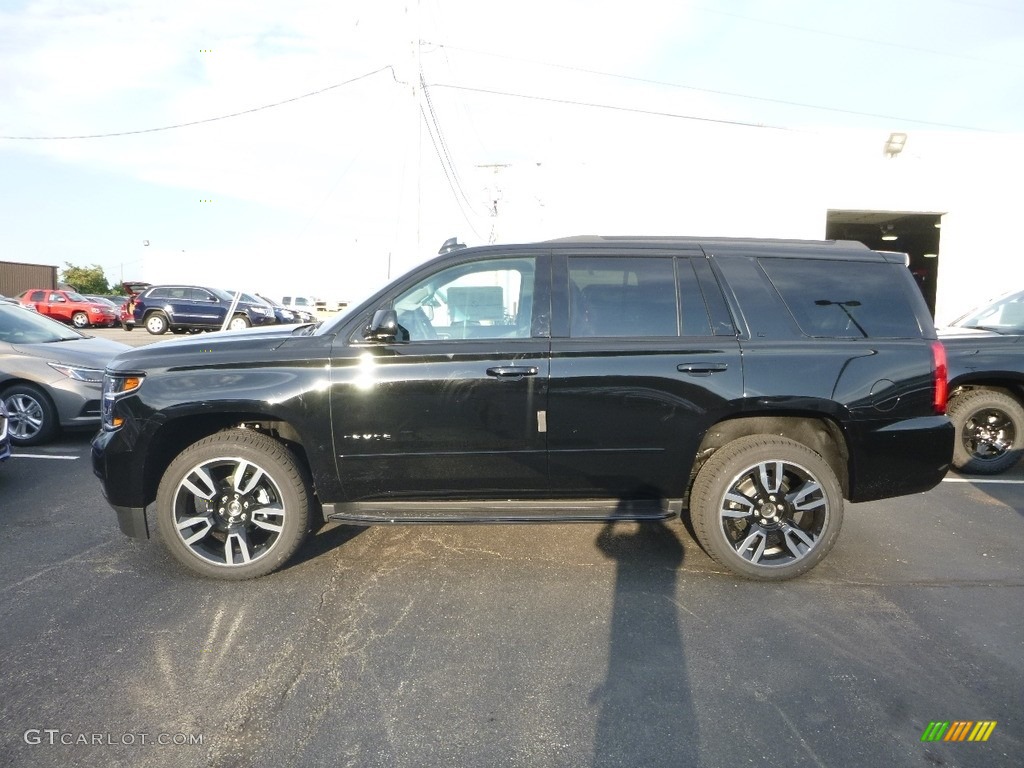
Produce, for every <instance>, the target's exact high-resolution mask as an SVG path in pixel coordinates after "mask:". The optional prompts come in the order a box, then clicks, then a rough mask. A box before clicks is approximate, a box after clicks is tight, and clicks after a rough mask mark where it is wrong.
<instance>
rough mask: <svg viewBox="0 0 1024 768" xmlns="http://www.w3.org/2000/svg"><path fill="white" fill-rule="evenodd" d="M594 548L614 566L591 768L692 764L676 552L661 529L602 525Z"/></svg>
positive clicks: (694, 741) (694, 739)
mask: <svg viewBox="0 0 1024 768" xmlns="http://www.w3.org/2000/svg"><path fill="white" fill-rule="evenodd" d="M596 545H597V548H598V549H599V550H601V552H603V553H604V555H605V556H606V557H608V558H610V559H613V560H615V561H616V562H617V570H616V575H615V597H614V606H613V612H612V620H611V635H610V637H609V642H608V672H607V677H606V679H605V681H604V683H603V684H602V685H601V686H600V687H599V688H598V689H597V690H595V691H594V692H593V693H592V695H591V703H592V704H596V705H597V706H598V707H599V708H600V712H599V714H598V719H597V730H596V734H595V740H594V762H593V765H594V766H600V767H602V768H603V767H605V766H622V765H650V766H654V765H666V766H667V765H678V766H683V765H694V764H696V762H697V757H698V754H699V749H698V747H699V744H698V730H697V722H696V716H695V712H694V706H693V700H692V697H691V693H690V684H689V679H688V675H687V671H686V657H685V654H684V653H683V644H682V637H681V635H680V628H679V624H678V621H677V618H676V617H677V606H676V601H675V591H676V577H677V575H678V572H679V568H680V566H681V565H682V563H683V545H682V543H681V542H680V540H679V538H678V537H677V536H676V534H675V533H674V532H673V531H672V530H671V529H670V528H668V527H667V526H666V525H665V524H664V523H660V522H655V523H640V524H637V523H618V522H611V523H608V524H606V525H605V526H604V527H603V528H602V529H601V532H600V533H599V534H598V537H597V541H596Z"/></svg>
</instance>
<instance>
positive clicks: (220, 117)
mask: <svg viewBox="0 0 1024 768" xmlns="http://www.w3.org/2000/svg"><path fill="white" fill-rule="evenodd" d="M385 70H391V76H392V77H393V78H395V82H398V78H397V76H396V75H395V70H394V68H393V67H392V66H391V65H390V64H388V65H386V66H383V67H381V68H380V69H375V70H373V71H372V72H367V73H365V74H363V75H359V76H358V77H353V78H352V79H350V80H345V81H344V82H341V83H335V84H334V85H328V86H327V87H326V88H321V89H320V90H318V91H311V92H310V93H304V94H302V95H301V96H293V97H292V98H290V99H285V100H284V101H277V102H274V103H273V104H264V105H263V106H260V107H253V108H252V109H245V110H242V111H241V112H232V113H231V114H229V115H218V116H217V117H208V118H206V119H204V120H193V121H191V122H188V123H177V124H175V125H164V126H160V127H159V128H141V129H139V130H135V131H117V132H114V133H93V134H87V135H82V136H0V139H5V140H8V141H66V140H70V139H107V138H111V137H114V136H134V135H137V134H140V133H155V132H157V131H171V130H174V129H176V128H188V127H189V126H192V125H202V124H203V123H212V122H216V121H217V120H228V119H230V118H232V117H241V116H242V115H251V114H252V113H253V112H260V111H262V110H265V109H273V108H274V107H280V106H283V105H285V104H291V103H293V102H296V101H300V100H301V99H308V98H310V97H311V96H319V95H320V94H321V93H326V92H327V91H332V90H334V89H335V88H342V87H343V86H346V85H351V84H352V83H355V82H358V81H359V80H365V79H366V78H368V77H372V76H373V75H376V74H379V73H381V72H384V71H385Z"/></svg>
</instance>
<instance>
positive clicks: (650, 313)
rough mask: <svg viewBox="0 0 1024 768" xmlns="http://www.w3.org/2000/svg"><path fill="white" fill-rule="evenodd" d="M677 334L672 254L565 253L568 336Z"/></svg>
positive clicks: (677, 324)
mask: <svg viewBox="0 0 1024 768" xmlns="http://www.w3.org/2000/svg"><path fill="white" fill-rule="evenodd" d="M704 332H705V333H706V331H704ZM678 333H679V319H678V317H677V313H676V279H675V270H674V265H673V260H672V259H671V258H668V257H666V258H640V257H636V258H628V257H614V258H601V257H597V256H571V257H569V335H570V336H572V337H574V338H580V337H588V336H620V337H621V336H640V337H643V336H676V335H677V334H678Z"/></svg>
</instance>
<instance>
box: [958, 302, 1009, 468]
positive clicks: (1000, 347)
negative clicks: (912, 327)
mask: <svg viewBox="0 0 1024 768" xmlns="http://www.w3.org/2000/svg"><path fill="white" fill-rule="evenodd" d="M939 336H940V338H941V339H942V343H943V344H944V345H945V347H946V351H947V354H948V358H949V418H950V419H951V420H952V422H953V426H954V428H955V429H956V443H955V447H954V449H953V466H954V467H956V468H957V469H958V470H960V471H962V472H972V473H976V474H982V475H994V474H998V473H1000V472H1005V471H1007V470H1008V469H1010V468H1011V467H1013V466H1014V465H1016V464H1017V462H1019V461H1020V460H1021V457H1022V456H1024V291H1018V292H1016V293H1011V294H1008V295H1006V296H1002V297H1000V298H999V299H997V300H995V301H992V302H990V303H988V304H986V305H984V306H982V307H980V308H978V309H975V310H973V311H971V312H969V313H967V314H966V315H964V316H963V317H961V318H959V319H958V320H955V321H953V323H952V325H951V326H950V327H949V328H940V329H939Z"/></svg>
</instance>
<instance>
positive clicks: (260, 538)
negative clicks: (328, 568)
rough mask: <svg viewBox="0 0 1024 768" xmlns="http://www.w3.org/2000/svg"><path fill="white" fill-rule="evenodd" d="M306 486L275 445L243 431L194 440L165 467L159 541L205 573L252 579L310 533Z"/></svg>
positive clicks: (287, 452)
mask: <svg viewBox="0 0 1024 768" xmlns="http://www.w3.org/2000/svg"><path fill="white" fill-rule="evenodd" d="M309 497H310V493H309V484H308V482H307V480H306V476H305V473H304V472H303V471H302V468H301V466H300V464H299V462H298V461H297V460H296V459H295V457H294V455H293V454H292V452H291V451H290V450H288V448H286V447H285V446H284V445H283V444H281V443H279V442H278V441H276V440H274V439H272V438H270V437H267V436H266V435H263V434H260V433H259V432H255V431H253V430H249V429H233V430H228V431H225V432H219V433H217V434H215V435H211V436H210V437H207V438H204V439H202V440H200V441H199V442H197V443H193V444H192V445H191V446H189V447H188V448H186V449H185V450H184V451H183V452H182V453H181V454H180V455H179V456H178V457H177V458H176V459H175V460H174V461H172V462H171V465H170V466H169V467H168V468H167V471H166V472H164V475H163V478H162V479H161V480H160V487H159V489H158V490H157V498H156V525H157V530H158V531H159V534H160V538H161V539H162V540H163V542H164V544H165V545H166V547H167V549H168V550H169V551H170V553H171V555H173V556H174V558H175V559H176V560H178V562H180V563H181V564H183V565H184V566H186V567H187V568H190V569H191V570H193V571H195V572H197V573H200V574H202V575H203V576H212V577H213V578H218V579H231V580H241V579H251V578H255V577H257V576H264V575H266V574H268V573H271V572H273V571H276V570H277V569H278V568H280V567H281V566H282V565H283V564H284V562H285V561H286V560H287V559H288V558H289V557H291V556H292V554H293V553H294V552H295V550H296V549H297V548H298V547H299V545H300V544H301V543H302V540H303V538H304V537H305V535H306V532H307V530H308V528H309Z"/></svg>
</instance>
